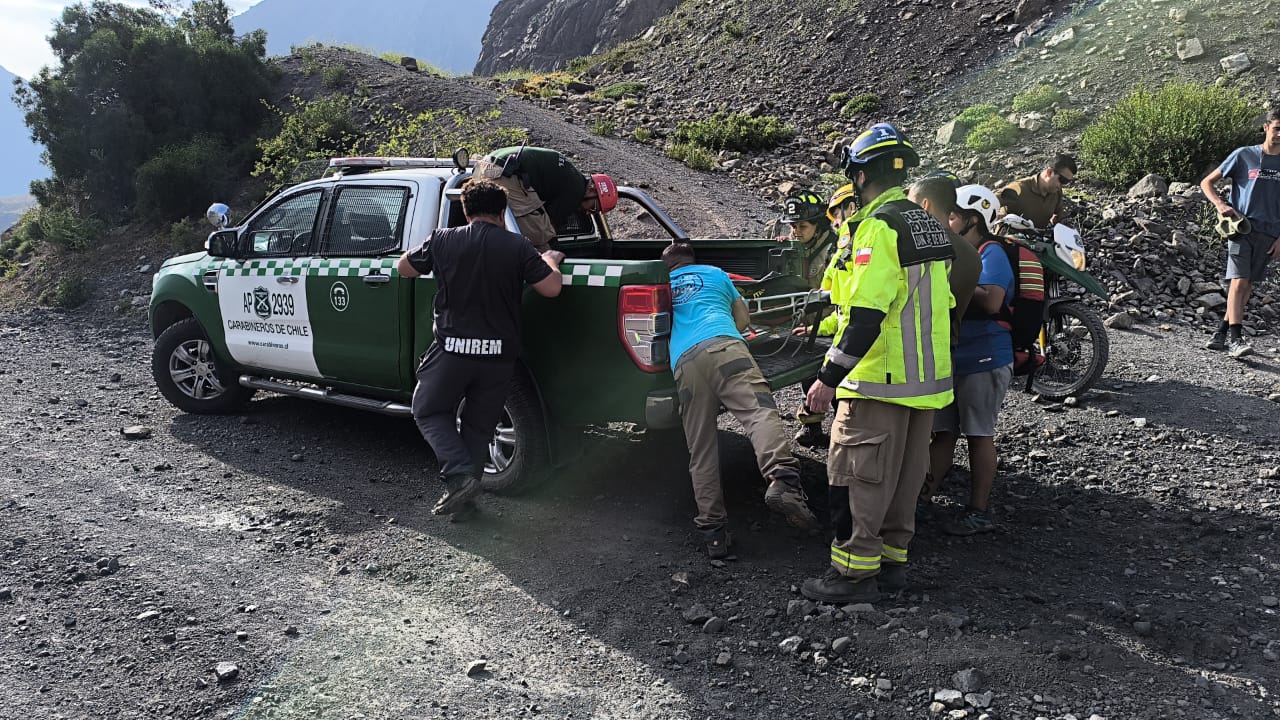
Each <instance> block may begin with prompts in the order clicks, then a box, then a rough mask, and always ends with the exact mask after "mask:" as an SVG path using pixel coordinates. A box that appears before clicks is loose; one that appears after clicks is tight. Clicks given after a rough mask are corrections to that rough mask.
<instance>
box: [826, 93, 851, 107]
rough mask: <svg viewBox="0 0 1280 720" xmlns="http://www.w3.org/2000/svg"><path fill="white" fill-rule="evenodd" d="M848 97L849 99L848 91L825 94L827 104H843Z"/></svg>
mask: <svg viewBox="0 0 1280 720" xmlns="http://www.w3.org/2000/svg"><path fill="white" fill-rule="evenodd" d="M848 99H849V93H847V92H833V93H831V94H830V95H828V96H827V104H828V105H839V104H844V103H845V102H846V101H847V100H848Z"/></svg>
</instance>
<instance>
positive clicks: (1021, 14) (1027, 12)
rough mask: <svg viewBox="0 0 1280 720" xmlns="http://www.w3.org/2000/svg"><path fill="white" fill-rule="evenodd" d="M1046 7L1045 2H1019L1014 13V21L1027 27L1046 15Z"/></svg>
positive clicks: (1032, 0)
mask: <svg viewBox="0 0 1280 720" xmlns="http://www.w3.org/2000/svg"><path fill="white" fill-rule="evenodd" d="M1044 5H1045V2H1044V0H1018V6H1017V8H1016V9H1015V10H1014V11H1013V21H1014V22H1015V23H1018V24H1019V25H1025V24H1027V23H1029V22H1031V21H1032V20H1035V19H1036V18H1038V17H1040V16H1041V15H1043V14H1044V9H1045V8H1044Z"/></svg>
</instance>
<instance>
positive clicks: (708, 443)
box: [675, 337, 800, 528]
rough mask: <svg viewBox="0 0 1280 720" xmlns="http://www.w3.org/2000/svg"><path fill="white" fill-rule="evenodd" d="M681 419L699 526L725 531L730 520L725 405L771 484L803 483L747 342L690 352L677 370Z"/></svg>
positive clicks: (724, 341) (718, 342) (709, 344)
mask: <svg viewBox="0 0 1280 720" xmlns="http://www.w3.org/2000/svg"><path fill="white" fill-rule="evenodd" d="M675 376H676V389H677V390H678V391H679V393H680V418H681V420H682V421H683V424H684V436H685V439H686V440H687V441H688V443H689V476H690V477H691V478H692V479H693V495H694V499H695V500H696V501H697V503H698V517H697V518H696V519H695V520H694V523H695V524H696V525H697V526H698V527H700V528H716V527H720V526H721V525H724V523H725V520H726V519H727V515H726V512H725V506H724V491H723V489H722V487H721V485H720V447H719V442H718V429H717V427H716V417H717V416H718V415H719V414H720V407H721V406H722V405H723V406H724V408H725V409H726V410H728V411H729V412H731V413H733V416H734V417H735V418H737V419H738V422H740V423H742V427H743V428H744V429H745V430H746V431H747V437H749V438H751V446H752V447H753V448H754V449H755V453H756V464H757V466H758V467H759V468H760V474H761V475H763V476H764V477H765V478H772V477H784V476H791V477H797V478H798V477H799V475H800V463H799V461H797V460H796V459H795V458H794V457H793V456H792V455H791V441H790V438H788V437H787V432H786V428H784V427H783V425H782V418H781V417H779V416H778V406H777V403H775V402H774V399H773V392H772V391H771V390H770V389H769V384H768V383H767V382H765V379H764V376H763V375H762V374H761V373H760V368H759V366H757V365H756V361H755V359H753V358H752V357H751V353H750V351H748V350H747V344H746V343H744V342H743V341H742V340H741V339H737V338H729V337H717V338H712V339H711V340H707V341H704V342H702V343H699V344H698V345H695V346H693V347H692V348H690V349H689V350H688V351H687V352H685V354H684V355H683V356H681V358H680V363H679V364H678V365H676V370H675Z"/></svg>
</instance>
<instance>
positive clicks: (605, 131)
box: [587, 118, 614, 137]
mask: <svg viewBox="0 0 1280 720" xmlns="http://www.w3.org/2000/svg"><path fill="white" fill-rule="evenodd" d="M587 129H588V130H590V131H591V134H592V135H599V136H601V137H610V136H612V135H613V130H614V125H613V121H612V120H608V119H606V118H599V119H596V120H593V121H592V123H591V126H590V127H588V128H587Z"/></svg>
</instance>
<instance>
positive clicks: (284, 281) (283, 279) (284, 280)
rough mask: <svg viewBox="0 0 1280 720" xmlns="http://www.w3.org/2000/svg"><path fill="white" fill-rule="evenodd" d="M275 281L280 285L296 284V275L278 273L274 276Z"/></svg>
mask: <svg viewBox="0 0 1280 720" xmlns="http://www.w3.org/2000/svg"><path fill="white" fill-rule="evenodd" d="M276 282H278V283H280V284H281V285H296V284H298V277H297V276H296V275H279V276H277V277H276Z"/></svg>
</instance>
